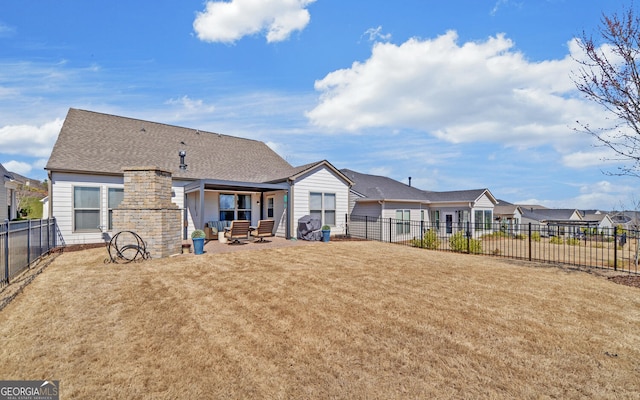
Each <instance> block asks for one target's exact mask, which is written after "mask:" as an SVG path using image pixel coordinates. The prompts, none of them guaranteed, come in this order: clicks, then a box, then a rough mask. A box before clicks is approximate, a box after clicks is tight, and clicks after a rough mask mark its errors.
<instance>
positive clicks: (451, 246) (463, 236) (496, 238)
mask: <svg viewBox="0 0 640 400" xmlns="http://www.w3.org/2000/svg"><path fill="white" fill-rule="evenodd" d="M347 221H348V222H347V228H346V234H347V236H349V237H352V238H359V239H365V240H376V241H381V242H389V243H397V244H401V245H405V246H412V247H419V248H424V249H430V250H441V251H452V252H460V253H470V254H480V255H491V256H497V257H506V258H514V259H520V260H528V261H538V262H545V263H557V264H568V265H576V266H583V267H594V268H604V269H612V270H616V271H624V272H632V273H636V274H637V273H639V272H640V268H638V261H639V260H638V253H639V245H640V240H639V239H640V232H639V231H636V230H631V231H630V230H622V229H616V228H610V229H607V228H604V229H600V228H596V227H593V226H589V225H586V224H585V225H580V224H576V225H573V224H572V225H569V224H567V225H562V224H556V225H536V224H521V225H514V224H505V223H486V222H484V221H483V222H480V223H478V224H471V223H469V222H464V223H453V222H440V223H427V222H425V221H406V220H398V219H393V218H380V217H378V218H376V217H367V216H358V215H351V216H347Z"/></svg>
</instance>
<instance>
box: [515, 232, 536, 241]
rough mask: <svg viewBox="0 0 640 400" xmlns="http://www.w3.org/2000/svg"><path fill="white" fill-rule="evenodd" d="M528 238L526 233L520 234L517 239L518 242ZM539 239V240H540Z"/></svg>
mask: <svg viewBox="0 0 640 400" xmlns="http://www.w3.org/2000/svg"><path fill="white" fill-rule="evenodd" d="M526 237H527V235H525V234H524V233H518V234H517V235H516V236H515V238H516V239H518V240H524V239H525V238H526ZM538 239H539V238H538Z"/></svg>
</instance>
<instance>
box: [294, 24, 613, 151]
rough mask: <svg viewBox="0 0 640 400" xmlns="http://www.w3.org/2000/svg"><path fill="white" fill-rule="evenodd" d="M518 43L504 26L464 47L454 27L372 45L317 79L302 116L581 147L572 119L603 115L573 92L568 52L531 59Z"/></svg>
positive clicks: (356, 126) (322, 122)
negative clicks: (360, 58) (364, 55)
mask: <svg viewBox="0 0 640 400" xmlns="http://www.w3.org/2000/svg"><path fill="white" fill-rule="evenodd" d="M569 45H571V43H570V44H569ZM513 47H514V43H513V42H512V41H511V40H510V39H508V38H506V37H505V36H504V35H502V34H501V35H497V36H495V37H490V38H488V39H487V40H485V41H482V42H467V43H464V44H462V45H460V44H458V43H457V34H456V32H454V31H450V32H447V33H446V34H444V35H441V36H439V37H437V38H434V39H427V40H421V39H418V38H412V39H409V40H407V41H406V42H405V43H402V44H401V45H396V44H393V43H376V44H375V45H374V46H373V49H372V53H371V56H370V57H369V59H368V60H366V61H364V62H354V63H353V64H352V66H351V67H350V68H345V69H341V70H337V71H334V72H331V73H329V74H328V75H326V76H325V77H324V78H323V79H321V80H318V81H316V83H315V88H316V90H317V91H319V92H320V98H319V103H318V104H317V105H316V107H315V108H313V109H312V110H311V111H308V112H307V114H306V115H307V117H308V118H309V120H310V121H311V122H312V123H313V124H314V125H316V126H319V127H323V128H328V129H330V130H334V131H351V132H359V131H362V130H364V129H370V128H381V127H384V128H390V129H394V128H405V129H415V130H420V131H423V132H427V133H430V134H432V135H434V136H435V137H437V138H439V139H442V140H446V141H448V142H451V143H463V142H475V141H489V142H496V143H500V144H502V145H507V146H516V147H519V148H527V147H531V146H538V145H542V144H552V145H554V146H555V147H556V148H557V149H564V150H565V151H566V149H567V147H568V146H576V147H584V137H583V136H581V135H578V134H575V132H574V131H573V129H572V128H573V127H575V121H576V120H581V121H596V120H597V121H602V120H605V118H604V117H603V113H604V111H602V110H600V109H598V108H597V107H596V106H595V105H593V104H590V103H587V102H585V101H583V100H580V99H579V98H578V97H577V96H576V89H575V85H574V83H573V81H572V80H571V76H570V73H571V71H572V69H574V68H577V65H576V63H575V61H574V59H573V58H572V55H567V56H566V57H565V58H563V59H561V60H550V61H545V62H535V63H534V62H530V61H528V60H527V59H526V58H525V57H524V55H523V54H522V53H520V52H518V51H516V50H514V48H513ZM571 51H574V52H576V51H579V49H578V48H577V47H576V46H572V47H571ZM588 143H591V142H588Z"/></svg>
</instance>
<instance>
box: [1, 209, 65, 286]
mask: <svg viewBox="0 0 640 400" xmlns="http://www.w3.org/2000/svg"><path fill="white" fill-rule="evenodd" d="M58 243H59V239H58V229H57V224H56V220H55V218H51V219H34V220H26V221H13V222H9V221H4V222H0V288H1V287H4V286H6V285H8V284H9V282H10V281H11V279H13V278H14V277H16V276H17V275H19V274H20V273H21V272H22V271H24V270H25V269H27V268H29V267H30V266H31V264H32V263H33V262H35V261H36V260H37V259H38V258H40V257H41V256H42V255H44V254H47V253H48V252H50V251H51V250H53V249H55V248H56V247H58Z"/></svg>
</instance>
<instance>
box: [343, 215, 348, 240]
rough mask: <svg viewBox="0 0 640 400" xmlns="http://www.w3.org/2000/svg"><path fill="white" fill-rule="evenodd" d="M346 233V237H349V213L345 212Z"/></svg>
mask: <svg viewBox="0 0 640 400" xmlns="http://www.w3.org/2000/svg"><path fill="white" fill-rule="evenodd" d="M344 230H345V232H344V234H345V236H346V237H349V214H348V213H345V214H344Z"/></svg>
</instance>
